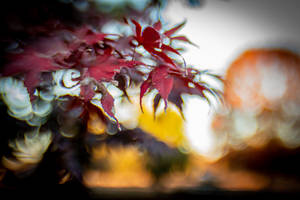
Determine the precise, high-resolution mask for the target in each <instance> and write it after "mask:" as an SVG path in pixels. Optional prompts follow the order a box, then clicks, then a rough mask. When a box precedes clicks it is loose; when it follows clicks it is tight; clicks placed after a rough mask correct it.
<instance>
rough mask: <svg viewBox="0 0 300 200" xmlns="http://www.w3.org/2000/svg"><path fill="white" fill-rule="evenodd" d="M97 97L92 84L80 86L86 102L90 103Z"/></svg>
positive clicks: (81, 94)
mask: <svg viewBox="0 0 300 200" xmlns="http://www.w3.org/2000/svg"><path fill="white" fill-rule="evenodd" d="M94 95H95V91H94V90H93V88H92V86H91V85H90V84H86V85H84V84H81V86H80V96H82V97H83V99H84V101H85V102H88V101H90V100H91V99H92V98H93V97H94Z"/></svg>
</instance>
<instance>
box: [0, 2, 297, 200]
mask: <svg viewBox="0 0 300 200" xmlns="http://www.w3.org/2000/svg"><path fill="white" fill-rule="evenodd" d="M88 2H89V1H71V0H69V1H67V0H64V1H60V3H61V4H63V5H65V6H66V5H67V6H73V7H75V8H76V9H77V11H78V10H79V11H80V12H81V13H83V16H85V20H91V19H94V18H93V17H94V13H93V14H91V15H88V16H87V15H84V14H85V12H88V10H89V5H90V4H89V3H88ZM91 2H93V3H95V2H96V4H95V5H97V6H98V7H97V11H98V12H100V13H102V14H103V16H106V17H107V16H110V17H111V16H113V17H114V18H116V19H117V18H118V17H120V16H121V14H120V13H123V14H124V13H127V14H131V15H133V16H137V17H138V16H142V13H143V10H144V9H145V7H147V6H149V5H150V4H151V6H152V7H151V9H150V11H149V12H148V13H147V14H148V15H149V17H150V19H151V20H152V21H156V20H158V19H160V20H161V21H162V24H163V27H167V28H166V29H168V28H170V27H172V26H173V25H174V24H179V23H181V22H182V21H184V20H186V21H187V23H186V24H185V26H184V28H183V29H181V30H180V31H179V34H180V35H185V36H187V37H188V38H189V40H190V41H192V42H193V43H195V44H197V45H198V47H196V46H192V45H190V46H188V47H187V48H185V51H184V52H183V57H184V58H185V60H186V62H187V64H188V65H191V66H193V67H195V68H196V69H200V70H205V69H207V70H209V71H210V72H212V73H215V74H218V75H220V76H221V77H222V78H223V80H224V81H223V82H217V81H215V80H212V79H209V78H207V77H203V79H204V80H205V81H207V82H208V83H210V84H212V85H214V86H215V87H217V88H218V89H220V90H221V91H222V92H223V96H224V98H223V102H219V101H217V100H215V99H214V98H211V104H208V103H207V102H205V101H204V100H202V99H200V98H198V97H196V96H192V95H185V96H183V99H184V106H183V114H184V117H183V115H182V113H180V111H179V110H178V109H177V108H176V106H174V105H172V104H171V103H170V106H169V107H168V109H167V111H166V112H164V111H163V105H160V106H159V108H158V110H157V113H156V116H155V117H153V116H154V113H153V109H152V103H151V100H152V99H153V95H152V94H149V95H147V96H146V97H145V105H144V106H145V112H144V113H142V112H141V111H140V107H139V99H138V95H137V92H136V88H131V89H129V90H128V94H129V95H130V96H132V99H131V101H132V102H128V101H122V100H117V101H116V103H115V104H116V117H117V118H118V119H119V120H120V122H121V123H122V125H123V126H124V127H125V128H126V129H127V130H125V131H121V132H118V131H116V130H115V129H114V127H110V126H109V125H105V124H104V123H103V121H101V119H99V117H98V115H96V114H95V115H93V113H90V116H89V121H88V124H87V128H88V131H89V133H90V136H89V137H88V139H86V140H87V141H85V142H87V143H88V144H89V145H90V148H89V149H88V151H87V153H88V155H89V157H88V158H85V159H86V160H88V165H87V164H86V165H84V166H83V167H82V166H81V167H78V166H77V164H78V163H75V164H74V162H73V160H72V159H71V158H72V156H74V152H72V151H70V152H69V153H68V152H67V153H65V154H64V155H65V157H63V158H62V159H63V162H64V163H70V164H67V165H70V166H69V168H71V169H74V171H77V170H79V169H80V171H82V173H80V174H81V175H82V181H83V186H84V187H87V188H89V189H91V190H92V194H93V195H95V197H99V196H101V195H102V197H113V198H121V197H122V195H123V194H126V195H127V196H130V197H132V198H137V197H147V198H155V197H157V196H155V195H156V194H157V192H158V193H159V192H161V193H163V194H165V195H166V194H168V195H172V194H176V195H177V196H176V195H175V196H171V197H174V198H175V197H176V198H179V197H182V196H184V195H190V196H193V195H206V196H207V197H208V198H209V197H210V196H212V197H216V194H221V197H222V195H224V196H225V197H228V196H230V195H232V193H226V192H227V191H231V192H239V191H243V192H245V191H247V192H254V193H255V192H256V193H260V192H267V193H268V194H269V193H270V194H271V195H274V196H276V195H278V194H284V195H289V194H295V193H296V194H298V192H299V191H300V173H299V167H300V162H299V161H300V87H299V84H300V57H299V53H300V38H299V37H300V26H299V22H298V19H299V18H300V12H299V8H300V2H299V1H298V0H286V1H281V0H251V1H246V0H242V1H241V0H210V1H208V0H182V1H180V0H178V1H176V0H169V1H163V0H162V1H153V2H152V1H147V0H141V1H130V0H111V1H106V0H101V1H100V0H99V1H91ZM152 3H153V5H152ZM87 18H88V19H87ZM151 20H150V21H151ZM116 24H117V20H116V22H114V23H110V24H104V25H103V26H102V31H103V32H105V31H112V30H113V31H114V30H115V31H116V32H119V31H125V32H126V31H127V30H123V29H122V28H120V26H119V25H118V24H117V25H116ZM14 28H16V27H14ZM121 29H122V30H121ZM3 35H5V33H4V34H3ZM180 45H181V44H180V43H179V44H178V46H179V47H180ZM111 92H112V93H114V92H115V93H118V91H114V90H113V89H112V90H111ZM1 113H2V115H5V114H6V111H5V110H2V111H1ZM3 113H4V114H3ZM10 123H11V124H10V125H12V126H13V123H14V122H10ZM1 137H2V138H4V136H1ZM40 137H41V138H35V137H25V139H24V138H21V139H22V141H21V139H20V141H19V142H18V140H17V141H16V142H15V143H14V144H13V145H11V146H14V148H15V149H16V148H19V149H20V148H21V149H22V151H23V154H17V159H19V162H15V161H14V160H11V159H9V158H7V157H5V156H3V159H2V166H4V167H3V168H0V186H3V187H4V188H7V186H6V185H8V186H9V187H8V188H10V187H12V188H13V187H14V186H15V183H14V182H15V181H16V180H17V181H18V184H19V185H24V183H33V182H35V181H41V179H42V178H41V177H43V178H45V179H44V181H45V180H49V181H52V180H53V179H54V176H55V177H60V178H57V179H59V183H60V184H68V183H69V182H70V177H71V175H70V173H68V172H67V171H66V170H65V171H64V170H61V169H60V168H58V167H56V163H57V162H58V161H57V159H56V154H53V153H52V154H51V152H49V151H48V152H46V149H47V148H48V146H49V143H50V142H49V140H50V139H49V138H50V137H49V136H47V133H44V134H43V135H42V136H40ZM66 137H69V138H70V137H71V136H66ZM4 139H7V138H4ZM79 140H80V139H79ZM41 141H42V142H43V143H42V144H41ZM72 142H77V141H72ZM32 144H36V146H37V147H36V148H31V149H30V147H32V146H33V145H32ZM68 145H71V144H68ZM68 148H69V147H68ZM80 148H84V147H82V146H81V147H80ZM24 149H25V150H24ZM26 149H27V150H26ZM37 149H38V150H37ZM35 150H36V151H35ZM24 152H25V153H24ZM45 152H46V153H45ZM44 153H45V155H44V157H45V159H43V160H42V158H41V157H42V155H43V154H44ZM2 155H4V153H3V154H1V156H2ZM24 155H25V156H24ZM76 155H77V154H76ZM18 156H19V157H18ZM80 156H83V157H84V156H85V155H80ZM24 157H25V159H24ZM46 158H49V159H48V161H47V159H46ZM68 159H69V160H68ZM85 159H83V160H85ZM41 160H42V161H41ZM38 162H41V163H40V164H39V165H38V167H37V166H36V163H38ZM59 162H60V163H61V160H60V161H59ZM82 162H83V163H86V162H84V161H82ZM49 163H52V164H49ZM51 167H53V168H52V169H55V170H56V171H55V172H53V173H52V172H51V173H50V172H49V173H48V171H50V170H51ZM6 169H9V170H11V171H12V173H11V172H7V171H6ZM28 171H30V173H27V172H28ZM45 173H46V174H47V173H48V174H47V175H45ZM57 173H58V174H59V175H57ZM28 174H30V175H28ZM35 174H36V175H35ZM41 174H43V175H42V176H40V175H41ZM61 177H62V178H61ZM55 180H56V179H55ZM18 184H17V185H18ZM72 187H73V185H72ZM199 191H200V193H198V192H199ZM172 192H173V193H172ZM176 192H177V193H176ZM201 192H202V193H201ZM214 192H216V193H214ZM217 192H219V193H217ZM159 194H160V193H159ZM238 194H239V193H238ZM244 194H247V195H249V194H252V193H243V195H244ZM126 195H125V196H126ZM153 195H154V196H153ZM252 195H253V194H252ZM284 195H283V196H280V195H279V197H284ZM161 197H162V198H167V197H168V196H161ZM277 197H278V196H277Z"/></svg>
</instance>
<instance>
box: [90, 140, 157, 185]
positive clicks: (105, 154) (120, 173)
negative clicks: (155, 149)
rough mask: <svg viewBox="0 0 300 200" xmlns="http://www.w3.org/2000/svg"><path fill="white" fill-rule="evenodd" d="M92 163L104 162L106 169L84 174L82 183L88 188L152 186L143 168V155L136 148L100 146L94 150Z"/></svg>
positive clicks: (150, 178) (148, 174)
mask: <svg viewBox="0 0 300 200" xmlns="http://www.w3.org/2000/svg"><path fill="white" fill-rule="evenodd" d="M93 162H94V163H97V162H98V163H99V162H105V165H106V168H105V169H104V170H97V169H90V170H87V171H86V172H85V174H84V183H85V184H86V185H87V186H89V187H118V188H127V187H137V188H145V187H150V186H151V184H152V177H151V175H150V173H149V172H148V171H147V170H146V167H145V155H144V154H143V153H141V152H140V151H139V150H138V149H137V148H136V147H133V146H131V147H126V148H125V147H116V148H109V147H107V146H101V147H100V148H96V149H94V151H93Z"/></svg>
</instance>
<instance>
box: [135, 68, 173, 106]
mask: <svg viewBox="0 0 300 200" xmlns="http://www.w3.org/2000/svg"><path fill="white" fill-rule="evenodd" d="M168 70H169V67H168V66H167V65H161V66H158V67H156V68H154V69H153V70H152V71H151V73H150V74H149V77H148V79H147V80H145V81H144V82H143V83H142V85H141V92H140V105H141V108H142V98H143V96H144V95H145V93H146V92H147V90H148V89H149V88H150V90H151V89H153V88H155V89H157V90H158V93H159V94H160V96H161V97H162V98H163V99H164V101H165V109H166V108H167V99H168V96H169V94H170V92H171V90H172V87H173V77H172V76H170V75H169V73H168Z"/></svg>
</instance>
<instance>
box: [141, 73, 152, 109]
mask: <svg viewBox="0 0 300 200" xmlns="http://www.w3.org/2000/svg"><path fill="white" fill-rule="evenodd" d="M150 75H151V74H150ZM150 75H149V76H150ZM149 78H150V77H149ZM149 78H148V79H149ZM148 79H147V80H146V81H144V82H143V83H142V85H141V89H140V106H141V110H142V112H144V111H143V102H142V101H143V96H144V95H145V93H146V92H147V90H148V89H149V88H150V86H151V84H150V80H148Z"/></svg>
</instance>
